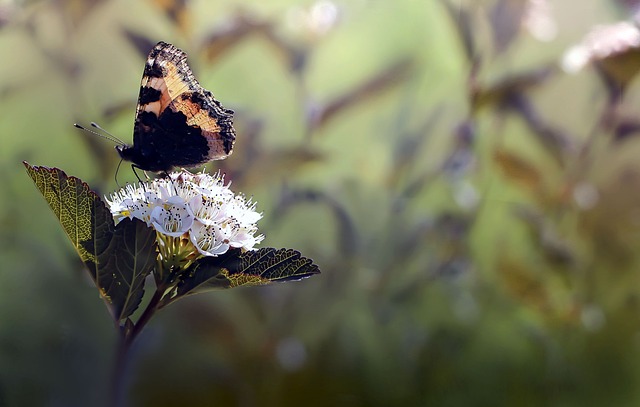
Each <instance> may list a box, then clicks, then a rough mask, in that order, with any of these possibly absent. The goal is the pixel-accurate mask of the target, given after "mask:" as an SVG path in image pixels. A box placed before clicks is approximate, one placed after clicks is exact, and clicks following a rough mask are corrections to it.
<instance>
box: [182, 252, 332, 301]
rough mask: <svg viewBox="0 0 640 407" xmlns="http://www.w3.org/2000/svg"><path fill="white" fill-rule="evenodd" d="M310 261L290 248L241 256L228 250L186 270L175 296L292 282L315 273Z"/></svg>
mask: <svg viewBox="0 0 640 407" xmlns="http://www.w3.org/2000/svg"><path fill="white" fill-rule="evenodd" d="M319 273H320V270H319V269H318V266H317V265H315V264H313V261H312V260H311V259H308V258H306V257H302V255H301V254H300V252H298V251H296V250H293V249H274V248H270V247H267V248H263V249H260V250H256V251H249V252H244V253H242V252H241V251H240V250H230V251H229V252H227V253H225V254H224V255H223V256H219V257H205V258H202V259H200V260H198V261H197V262H196V263H194V265H193V266H192V267H191V268H190V269H189V270H188V273H187V275H186V277H184V278H183V279H182V281H181V282H180V284H179V285H178V290H177V296H183V295H187V294H195V293H199V292H203V291H209V290H215V289H221V288H233V287H239V286H251V285H263V284H269V283H271V282H274V281H279V282H282V281H293V280H300V279H303V278H306V277H310V276H312V275H314V274H319Z"/></svg>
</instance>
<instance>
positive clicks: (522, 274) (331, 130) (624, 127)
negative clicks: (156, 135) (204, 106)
mask: <svg viewBox="0 0 640 407" xmlns="http://www.w3.org/2000/svg"><path fill="white" fill-rule="evenodd" d="M634 5H635V4H634V2H633V1H622V0H620V1H619V2H613V1H605V0H586V1H582V2H576V1H572V2H569V1H566V2H551V1H545V0H486V1H484V0H483V1H478V0H468V1H463V0H423V1H418V0H393V1H389V0H388V1H385V0H333V1H328V0H319V1H315V2H314V1H291V0H277V1H270V2H262V1H248V0H247V1H240V0H237V1H231V0H228V1H217V2H208V1H204V0H200V1H196V0H193V1H188V0H155V1H152V0H148V1H143V0H136V1H124V0H93V1H80V0H57V1H38V0H31V1H26V0H24V1H19V0H0V141H1V146H2V147H0V171H1V172H2V174H3V176H2V182H0V185H1V187H0V189H1V191H2V192H1V193H0V227H1V229H0V243H1V244H0V259H1V262H0V264H1V266H0V406H26V405H34V406H36V405H37V406H100V405H103V403H104V400H105V399H106V398H105V394H106V391H107V389H108V383H107V381H108V380H107V379H108V377H109V372H110V369H111V363H112V362H111V360H112V357H113V352H114V348H115V343H114V342H115V339H116V336H115V334H114V332H113V327H112V326H111V324H110V318H109V315H108V313H107V311H106V309H105V308H104V305H103V303H102V301H101V300H100V298H99V296H98V293H97V290H96V289H95V287H93V285H92V283H91V281H90V279H89V278H88V277H87V275H86V272H85V271H84V270H83V265H82V263H81V262H80V260H79V259H78V258H77V257H76V254H75V252H74V250H73V247H72V245H71V244H70V242H69V241H67V238H66V237H65V235H64V233H63V231H62V229H61V227H60V226H59V225H58V223H57V220H56V219H55V217H54V216H53V214H52V212H51V211H50V210H49V209H48V207H47V205H46V203H45V201H44V199H42V197H41V196H40V194H39V192H38V191H37V190H36V188H35V187H34V186H33V184H32V182H31V180H30V179H29V177H28V176H27V174H26V173H25V171H24V167H23V166H22V164H21V161H22V160H27V161H29V162H30V163H31V164H34V165H46V166H55V167H59V168H61V169H63V170H65V171H66V172H67V173H68V174H69V175H75V176H78V177H80V178H82V179H83V180H84V181H86V182H88V183H89V184H90V185H91V187H92V188H94V189H95V190H98V191H100V192H101V193H108V192H110V191H112V190H113V189H115V188H116V184H115V181H114V179H113V174H114V172H115V169H116V166H117V164H118V159H119V157H118V156H117V154H116V152H115V151H113V145H111V144H110V143H109V142H107V141H105V140H102V139H99V138H97V137H93V136H91V135H88V134H85V133H82V132H80V131H78V130H76V129H74V128H73V127H72V123H74V122H79V123H83V124H87V123H89V122H91V121H96V122H98V123H100V124H101V125H102V126H103V127H105V128H107V129H108V130H109V131H111V132H112V133H114V134H115V135H117V136H119V137H120V138H122V139H124V140H126V141H130V140H131V136H130V135H131V134H132V125H133V114H134V109H135V103H136V101H137V96H138V95H137V92H138V90H139V81H140V76H141V73H142V69H143V64H144V60H145V58H146V54H147V52H148V51H149V50H150V49H151V47H152V46H153V44H155V43H156V42H157V41H159V40H163V41H167V42H171V43H173V44H175V45H176V46H178V47H180V48H182V49H184V50H185V51H186V52H187V53H188V54H189V63H190V65H191V67H192V69H193V70H194V72H195V74H196V76H197V78H198V79H199V81H200V82H201V84H202V85H203V86H204V87H205V88H207V89H210V90H211V91H212V92H213V93H214V94H215V95H216V97H217V98H218V99H219V100H220V101H222V103H223V104H224V105H225V106H226V107H228V108H232V109H234V110H235V111H236V120H235V127H236V130H237V134H238V137H237V142H236V146H235V151H234V153H233V155H232V156H231V157H229V159H227V160H225V161H224V162H217V163H216V162H214V163H212V164H210V165H209V166H208V169H209V170H211V171H215V170H217V169H218V168H220V169H222V171H224V172H225V173H226V174H227V179H228V180H231V181H232V182H233V188H234V190H235V191H242V192H244V193H245V194H246V195H248V196H252V197H253V198H254V199H255V200H256V201H257V202H258V209H259V210H260V211H262V212H263V213H264V218H263V220H261V221H260V223H259V226H260V228H261V232H262V233H264V234H265V235H266V241H265V242H264V243H263V245H265V246H271V247H291V248H296V249H298V250H300V251H301V252H302V253H303V254H304V255H305V256H307V257H311V258H313V259H314V260H315V262H316V263H317V264H319V266H320V268H321V270H322V274H321V275H319V276H315V277H313V278H310V279H307V280H304V281H301V282H296V283H289V284H280V285H273V286H267V287H257V288H241V289H236V290H229V291H221V292H216V293H209V294H203V295H198V296H194V297H190V298H188V299H185V300H183V301H180V302H178V303H177V304H176V305H174V306H172V307H169V308H168V309H166V310H163V312H161V313H159V314H158V315H157V316H156V318H155V320H153V321H152V323H151V324H150V325H149V326H148V327H147V329H146V331H145V333H144V334H143V335H142V336H141V337H140V340H139V342H137V345H136V347H135V349H134V355H133V359H132V362H131V366H130V369H129V378H128V379H129V380H128V382H129V400H130V405H132V406H173V405H188V406H210V405H218V406H298V405H306V406H391V405H394V406H426V405H432V406H470V405H478V406H481V405H482V406H487V405H491V406H503V405H504V406H513V405H518V406H540V405H554V406H582V405H616V406H634V405H638V404H639V403H640V390H639V389H640V386H639V385H638V384H639V383H640V262H639V260H640V257H639V256H638V253H637V249H638V248H639V247H640V160H638V156H639V154H640V140H639V139H637V136H638V135H639V131H640V118H639V117H638V107H639V106H640V89H639V88H638V84H636V83H635V81H634V79H635V73H636V72H637V68H638V63H637V62H638V58H637V56H638V55H637V48H636V47H638V46H639V45H640V40H639V41H635V40H634V38H635V37H633V36H632V38H631V39H630V40H629V39H627V37H624V36H622V37H620V38H617V37H615V35H614V36H612V37H611V38H604V39H602V41H601V42H600V43H598V44H600V45H601V46H600V48H602V47H603V46H602V44H605V45H606V44H609V43H610V42H612V43H613V44H614V45H612V46H611V47H612V49H613V50H614V51H615V52H614V53H617V55H616V56H614V58H606V57H602V55H600V54H598V58H595V57H594V59H598V60H597V61H595V60H594V61H593V62H592V63H591V64H588V66H586V67H585V68H584V69H582V70H580V71H579V72H577V73H573V74H569V73H565V71H563V70H562V69H560V64H559V62H560V61H561V60H562V58H563V55H564V53H565V52H566V51H567V50H568V49H569V47H571V46H572V45H574V44H577V43H579V42H580V41H582V39H583V38H584V36H585V35H586V34H587V33H588V32H589V31H590V30H591V29H592V28H593V27H594V26H596V25H597V24H609V23H612V22H615V21H618V20H623V19H627V18H630V14H629V13H630V10H632V9H633V7H634ZM607 41H609V42H607ZM616 41H618V42H616ZM616 44H618V45H620V46H616ZM594 49H595V48H594ZM612 52H613V51H612ZM119 180H120V182H121V183H122V182H125V181H134V180H135V176H134V175H133V173H132V172H131V171H130V169H129V167H128V166H127V165H123V166H122V167H121V169H120V173H119Z"/></svg>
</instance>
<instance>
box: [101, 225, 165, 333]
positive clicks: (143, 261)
mask: <svg viewBox="0 0 640 407" xmlns="http://www.w3.org/2000/svg"><path fill="white" fill-rule="evenodd" d="M155 239H156V233H155V231H154V230H153V229H152V228H150V227H148V226H147V225H146V224H145V223H144V222H143V221H141V220H139V219H133V220H131V219H124V220H122V221H121V222H120V223H118V225H117V226H116V230H115V233H114V234H113V238H112V239H111V242H110V244H109V247H107V249H106V250H105V251H104V252H102V253H99V254H98V281H97V285H98V287H100V288H101V289H102V291H103V294H104V295H105V296H106V297H107V298H109V299H110V301H111V304H112V305H113V311H114V318H116V319H118V320H122V319H125V318H127V317H129V316H130V315H131V314H133V312H134V311H135V310H136V309H137V308H138V306H139V305H140V301H141V300H142V296H143V295H144V280H145V278H146V277H147V276H148V275H149V273H150V272H151V270H152V269H153V267H154V265H155V263H156V257H157V254H156V249H155V243H156V240H155Z"/></svg>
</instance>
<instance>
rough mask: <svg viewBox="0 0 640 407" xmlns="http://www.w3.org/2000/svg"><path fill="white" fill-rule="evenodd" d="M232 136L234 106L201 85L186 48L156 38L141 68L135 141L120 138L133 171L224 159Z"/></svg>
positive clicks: (120, 150)
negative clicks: (189, 61)
mask: <svg viewBox="0 0 640 407" xmlns="http://www.w3.org/2000/svg"><path fill="white" fill-rule="evenodd" d="M92 126H94V127H97V128H98V129H101V128H100V127H99V126H98V125H96V124H95V123H92ZM76 127H79V128H82V129H84V128H83V127H82V126H80V125H76ZM85 130H86V129H85ZM101 130H102V129H101ZM114 139H115V137H114ZM116 141H118V140H117V139H116ZM234 141H235V130H234V129H233V110H229V109H226V108H224V107H223V106H222V104H221V103H220V102H219V101H217V100H216V99H215V98H214V96H213V94H212V93H211V92H209V91H208V90H206V89H204V88H203V87H202V86H200V84H199V83H198V81H197V80H196V78H195V77H194V76H193V73H192V72H191V69H190V68H189V66H188V65H187V55H186V53H185V52H183V51H182V50H180V49H178V48H177V47H175V46H173V45H171V44H168V43H166V42H162V41H161V42H159V43H158V44H156V46H155V47H154V48H153V49H152V50H151V52H150V53H149V56H148V57H147V62H146V63H145V66H144V72H143V74H142V82H141V84H140V95H139V97H138V105H137V107H136V116H135V124H134V129H133V144H132V145H127V144H125V143H123V142H119V143H118V145H116V150H117V151H118V153H119V154H120V157H122V159H123V160H126V161H130V162H131V163H132V167H134V171H135V168H139V169H141V170H143V171H152V172H165V173H166V172H167V171H169V170H171V169H172V168H173V167H195V166H198V165H202V164H205V163H207V162H209V161H212V160H221V159H224V158H226V157H227V156H229V155H230V154H231V152H232V150H233V143H234Z"/></svg>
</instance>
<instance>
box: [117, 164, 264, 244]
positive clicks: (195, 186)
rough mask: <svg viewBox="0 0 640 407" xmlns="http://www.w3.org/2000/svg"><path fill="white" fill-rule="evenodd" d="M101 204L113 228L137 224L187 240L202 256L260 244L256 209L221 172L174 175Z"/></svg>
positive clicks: (119, 193) (128, 189)
mask: <svg viewBox="0 0 640 407" xmlns="http://www.w3.org/2000/svg"><path fill="white" fill-rule="evenodd" d="M105 199H106V201H107V203H108V204H109V208H110V210H111V213H112V214H113V217H114V219H115V221H116V223H118V222H119V221H121V220H122V219H124V218H137V219H141V220H143V221H144V222H146V223H147V225H149V226H151V227H153V228H154V229H155V230H156V231H157V232H158V233H160V234H162V235H165V236H170V237H174V238H178V237H181V236H183V237H186V238H188V239H189V240H190V241H191V243H192V244H193V246H194V247H195V248H196V249H197V250H198V252H200V253H201V254H202V255H205V256H218V255H221V254H223V253H225V252H226V251H227V250H229V249H230V248H243V249H244V250H251V249H253V246H254V245H255V244H257V243H260V242H261V241H262V240H263V239H264V236H263V235H257V236H255V234H256V232H257V231H258V227H257V226H256V222H257V221H258V220H259V219H260V218H261V217H262V215H261V214H260V213H258V212H256V210H255V207H256V204H255V203H252V202H251V200H248V201H247V200H246V199H245V198H244V197H243V196H242V195H235V194H234V193H233V192H232V191H231V190H230V189H229V185H225V184H224V177H222V176H221V175H220V174H219V173H217V174H215V175H213V176H212V175H209V174H206V173H204V172H202V173H198V174H191V173H190V172H188V171H186V170H182V171H181V172H173V173H171V174H169V177H168V178H160V179H155V180H153V181H151V182H144V183H140V184H138V185H131V184H129V185H127V186H126V187H125V188H122V189H120V190H119V191H117V192H115V193H113V194H112V195H111V197H110V198H107V197H105Z"/></svg>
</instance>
